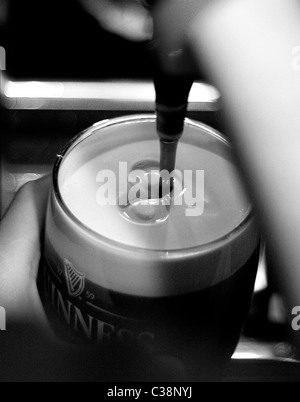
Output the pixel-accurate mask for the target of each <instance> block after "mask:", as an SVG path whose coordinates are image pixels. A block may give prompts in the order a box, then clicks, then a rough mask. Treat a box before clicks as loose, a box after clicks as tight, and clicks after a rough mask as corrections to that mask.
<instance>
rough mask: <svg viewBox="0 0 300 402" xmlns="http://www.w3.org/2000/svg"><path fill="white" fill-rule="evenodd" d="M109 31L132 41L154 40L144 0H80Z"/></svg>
mask: <svg viewBox="0 0 300 402" xmlns="http://www.w3.org/2000/svg"><path fill="white" fill-rule="evenodd" d="M79 2H80V3H81V5H82V7H83V8H84V9H85V10H86V11H87V12H88V13H89V14H91V15H92V16H93V17H94V18H95V19H96V20H97V21H98V23H99V24H100V25H101V26H102V27H103V28H104V29H106V30H107V31H109V32H112V33H114V34H116V35H119V36H122V37H124V38H126V39H129V40H131V41H135V42H140V41H147V40H149V39H151V38H152V33H153V26H152V18H151V15H150V13H149V11H148V10H147V8H146V7H145V5H146V2H145V1H144V0H79Z"/></svg>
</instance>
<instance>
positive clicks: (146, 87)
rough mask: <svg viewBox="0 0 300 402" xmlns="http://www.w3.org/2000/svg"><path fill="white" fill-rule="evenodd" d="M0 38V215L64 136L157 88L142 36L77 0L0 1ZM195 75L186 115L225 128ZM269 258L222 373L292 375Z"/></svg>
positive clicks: (137, 108) (214, 100)
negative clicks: (113, 28)
mask: <svg viewBox="0 0 300 402" xmlns="http://www.w3.org/2000/svg"><path fill="white" fill-rule="evenodd" d="M114 1H116V0H114ZM124 1H125V0H124ZM126 1H127V0H126ZM0 46H1V47H2V48H3V49H5V54H6V69H5V70H4V71H2V72H1V87H0V89H1V92H0V95H1V97H0V130H1V131H0V132H1V172H0V173H1V176H0V177H1V182H0V185H1V193H0V196H1V197H0V213H1V215H2V214H3V213H4V212H5V210H6V208H7V206H8V205H9V203H10V201H11V199H12V198H13V196H14V194H15V192H16V191H17V190H18V188H19V187H20V186H21V185H22V184H24V183H25V182H26V181H28V180H32V179H34V178H36V177H38V176H39V175H41V174H44V173H45V172H49V171H51V168H52V165H53V163H54V161H55V158H56V155H57V154H58V153H59V152H60V150H61V149H62V148H63V147H64V146H65V144H66V143H67V142H68V141H69V140H70V139H71V138H72V137H74V136H75V135H77V134H78V133H79V132H80V131H81V130H83V129H85V128H87V127H89V126H90V125H92V124H93V123H95V122H97V121H99V120H102V119H107V118H111V117H114V116H119V115H126V114H132V113H144V112H147V113H149V112H154V99H155V93H154V88H153V84H152V70H153V66H152V59H151V54H150V50H149V49H150V47H151V46H150V45H149V43H148V42H147V41H137V42H132V41H129V40H127V39H124V38H121V37H120V36H118V35H116V34H114V33H112V32H108V31H107V30H106V29H104V28H103V26H101V24H99V19H97V18H95V17H94V16H92V15H91V13H90V12H88V11H87V9H86V7H85V8H83V7H82V4H81V3H80V1H79V0H64V1H59V0H51V1H38V0H26V1H21V0H0ZM3 54H4V53H3V52H2V58H3ZM2 62H3V60H2ZM2 66H3V63H2ZM200 80H201V81H199V82H197V83H195V85H194V87H193V90H192V93H191V97H190V108H189V117H191V118H194V119H196V120H199V121H202V122H204V123H206V124H209V125H210V126H212V127H214V128H216V129H219V130H220V131H221V132H223V133H224V131H226V130H225V127H224V126H223V124H222V117H221V110H220V96H219V93H218V91H217V89H216V88H214V87H212V86H210V85H209V84H208V83H206V81H205V77H200ZM266 261H267V262H266ZM270 266H271V261H269V259H268V258H266V256H264V258H262V260H261V264H260V269H259V275H258V279H257V284H256V292H255V296H254V299H253V303H252V309H251V313H250V316H249V319H248V321H247V322H246V325H245V329H244V333H243V337H242V340H241V342H240V345H239V347H238V350H237V351H236V354H235V356H234V360H233V364H232V366H231V367H230V369H229V371H228V373H227V376H226V378H225V381H226V380H227V381H231V380H236V381H237V380H241V381H242V380H248V379H256V380H270V381H272V380H280V379H282V380H295V379H299V378H300V377H299V370H298V369H297V370H295V364H296V363H295V362H294V359H295V358H296V352H295V350H294V348H293V346H292V343H291V333H290V326H289V324H288V319H287V317H288V314H287V312H286V310H285V306H284V304H283V301H282V298H281V296H280V294H279V292H278V290H277V285H276V283H275V282H274V280H273V278H272V275H271V274H270V273H271V272H272V269H270Z"/></svg>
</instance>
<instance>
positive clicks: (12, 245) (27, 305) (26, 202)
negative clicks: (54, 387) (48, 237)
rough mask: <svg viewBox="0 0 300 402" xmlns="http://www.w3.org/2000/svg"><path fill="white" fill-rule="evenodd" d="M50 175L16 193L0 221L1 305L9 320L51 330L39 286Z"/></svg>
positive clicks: (26, 185) (28, 184) (30, 183)
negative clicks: (38, 278) (38, 276)
mask: <svg viewBox="0 0 300 402" xmlns="http://www.w3.org/2000/svg"><path fill="white" fill-rule="evenodd" d="M49 187H50V177H49V176H46V177H44V178H42V179H40V180H37V181H33V182H29V183H27V184H25V186H23V187H22V189H21V190H20V191H19V192H18V193H17V195H16V197H15V199H14V201H13V203H12V205H11V207H10V208H9V210H8V211H7V213H6V215H5V216H4V218H3V220H2V221H1V224H0V306H2V307H4V308H5V310H6V314H7V320H8V323H9V322H13V323H15V322H31V323H32V324H34V325H38V326H40V327H42V328H43V329H44V330H46V331H47V332H48V333H49V327H48V323H47V319H46V316H45V313H44V310H43V307H42V304H41V301H40V297H39V294H38V289H37V283H36V281H37V275H38V267H39V261H40V255H41V237H42V232H43V225H44V219H45V211H46V204H47V199H48V193H49Z"/></svg>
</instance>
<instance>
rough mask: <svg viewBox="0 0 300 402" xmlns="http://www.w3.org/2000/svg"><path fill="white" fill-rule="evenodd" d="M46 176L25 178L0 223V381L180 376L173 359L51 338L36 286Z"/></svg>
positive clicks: (181, 369)
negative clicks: (0, 316)
mask: <svg viewBox="0 0 300 402" xmlns="http://www.w3.org/2000/svg"><path fill="white" fill-rule="evenodd" d="M49 187H50V177H45V178H43V179H40V180H37V181H33V182H30V183H27V184H26V185H25V186H24V187H23V188H22V189H21V190H20V191H19V192H18V194H17V195H16V198H15V200H14V201H13V203H12V205H11V207H10V208H9V210H8V212H7V213H6V215H5V217H4V219H3V220H2V221H1V223H0V306H1V307H4V308H5V310H6V318H7V331H6V332H2V331H0V363H1V364H0V381H26V382H28V381H121V380H128V381H133V380H137V379H139V380H141V381H147V380H149V379H150V380H153V381H154V380H155V381H159V380H161V379H165V380H169V381H171V380H172V381H173V380H174V381H175V380H178V381H182V380H184V379H185V378H186V377H185V376H186V373H185V368H184V367H183V365H182V364H181V363H180V362H179V361H177V360H176V359H172V358H167V357H161V358H160V357H154V356H152V355H151V353H149V352H148V351H147V350H143V349H140V348H133V347H132V348H130V347H129V348H126V349H125V350H124V347H122V346H121V345H118V344H117V345H115V344H111V345H106V346H105V348H101V347H100V346H99V347H98V348H96V349H94V348H92V349H91V350H90V349H85V348H84V349H81V348H79V347H76V348H75V347H73V346H71V345H70V344H65V343H62V342H61V341H59V340H58V339H57V338H55V336H54V334H53V332H52V329H51V327H50V325H49V324H48V321H47V318H46V315H45V312H44V309H43V306H42V303H41V300H40V297H39V294H38V289H37V283H36V281H37V274H38V267H39V261H40V256H41V244H42V233H43V228H44V221H45V211H46V205H47V199H48V194H49Z"/></svg>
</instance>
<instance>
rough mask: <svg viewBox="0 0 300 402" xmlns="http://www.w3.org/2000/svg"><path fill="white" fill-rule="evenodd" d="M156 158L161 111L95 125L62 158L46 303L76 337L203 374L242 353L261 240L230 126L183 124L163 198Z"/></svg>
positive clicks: (51, 214)
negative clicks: (136, 350) (135, 349)
mask: <svg viewBox="0 0 300 402" xmlns="http://www.w3.org/2000/svg"><path fill="white" fill-rule="evenodd" d="M158 161H159V141H158V138H157V134H156V126H155V116H152V115H142V116H131V117H124V118H116V119H112V120H109V121H108V120H106V121H103V122H100V123H98V124H95V125H94V126H93V127H92V128H90V129H88V130H87V131H85V132H83V133H82V134H80V135H79V136H78V137H77V138H76V139H75V140H73V141H72V142H71V143H70V144H69V145H68V147H67V148H66V149H65V150H64V151H63V152H62V153H61V155H59V156H58V159H57V162H56V164H55V168H54V175H53V189H52V193H51V197H50V202H49V206H48V212H47V222H46V237H45V252H44V267H43V270H44V272H43V277H44V293H45V299H46V305H47V306H48V308H49V307H50V310H51V311H52V316H54V317H55V320H54V321H55V323H54V326H55V327H56V326H58V324H57V322H58V321H60V322H61V325H62V326H64V327H65V329H66V330H67V333H68V336H69V338H70V340H71V339H73V340H74V339H76V338H78V339H79V338H81V339H85V340H86V341H88V342H94V343H95V345H96V344H98V343H100V344H105V343H111V342H117V343H118V345H120V344H125V345H126V344H128V343H131V344H132V343H135V342H136V343H137V344H138V343H142V344H146V345H148V346H149V347H150V348H151V350H152V351H153V353H158V354H164V355H171V356H175V357H177V358H178V359H180V360H181V361H183V362H184V363H185V364H186V366H187V367H188V369H190V368H192V369H196V370H198V372H199V370H200V369H201V367H202V368H203V367H207V365H210V366H215V365H220V364H222V363H223V362H224V361H226V360H228V359H229V358H230V356H231V355H232V354H233V352H234V350H235V347H236V345H237V342H238V340H239V336H240V333H241V329H242V325H243V321H244V319H245V316H246V314H247V311H248V308H249V304H250V301H251V296H252V292H253V286H254V281H255V276H256V270H257V265H258V257H259V239H260V236H259V233H258V229H257V226H256V223H255V218H254V214H253V211H252V207H251V203H250V202H249V200H248V198H247V196H246V194H245V192H244V189H243V186H242V184H241V181H240V178H239V175H238V172H237V169H236V167H235V165H234V162H233V158H232V154H231V148H230V145H229V143H228V142H227V141H226V139H225V138H224V137H223V136H222V135H221V134H219V133H218V132H216V131H215V130H213V129H211V128H210V127H208V126H205V125H203V124H200V123H197V122H194V121H191V120H188V119H187V120H186V123H185V132H184V135H183V137H182V139H181V141H180V144H179V148H178V156H177V165H176V167H177V170H176V171H175V172H174V174H173V180H174V188H173V191H172V193H171V194H165V195H164V197H162V198H159V196H158V195H157V194H156V195H155V191H156V189H155V186H156V184H155V183H157V182H158V181H159V180H157V177H158V176H159V172H158ZM152 190H153V191H152ZM148 193H151V196H149V197H148V199H147V197H146V196H145V194H146V195H147V194H148Z"/></svg>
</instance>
